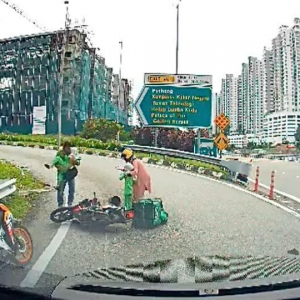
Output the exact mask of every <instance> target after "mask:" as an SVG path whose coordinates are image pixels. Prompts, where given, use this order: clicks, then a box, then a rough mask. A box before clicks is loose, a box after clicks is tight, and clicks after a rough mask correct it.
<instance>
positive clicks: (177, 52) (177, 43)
mask: <svg viewBox="0 0 300 300" xmlns="http://www.w3.org/2000/svg"><path fill="white" fill-rule="evenodd" d="M180 2H181V0H179V3H178V4H177V6H176V9H177V21H176V25H177V31H176V74H178V54H179V6H180Z"/></svg>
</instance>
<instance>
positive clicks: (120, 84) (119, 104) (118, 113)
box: [117, 41, 123, 142]
mask: <svg viewBox="0 0 300 300" xmlns="http://www.w3.org/2000/svg"><path fill="white" fill-rule="evenodd" d="M119 44H120V46H121V49H120V68H119V96H118V109H117V123H118V124H119V123H120V107H121V94H122V52H123V41H120V42H119ZM117 141H118V142H119V141H120V133H119V132H118V134H117Z"/></svg>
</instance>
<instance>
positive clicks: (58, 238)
mask: <svg viewBox="0 0 300 300" xmlns="http://www.w3.org/2000/svg"><path fill="white" fill-rule="evenodd" d="M70 225H71V222H67V223H63V224H62V225H61V226H60V227H59V229H58V230H57V232H56V234H55V236H54V237H53V239H52V241H51V242H50V244H49V245H48V247H47V248H46V249H45V250H44V252H43V253H42V255H41V256H40V257H39V259H38V260H37V261H36V263H35V264H34V265H33V266H32V268H31V269H30V271H29V272H28V274H27V275H26V277H25V278H24V280H23V281H22V282H21V284H20V286H21V287H29V288H33V287H34V286H35V285H36V284H37V282H38V281H39V279H40V277H41V276H42V274H43V272H44V271H45V269H46V267H47V266H48V264H49V263H50V261H51V259H52V257H53V256H54V255H55V253H56V251H57V249H58V248H59V246H60V245H61V243H62V242H63V240H64V238H65V236H66V235H67V233H68V231H69V229H70Z"/></svg>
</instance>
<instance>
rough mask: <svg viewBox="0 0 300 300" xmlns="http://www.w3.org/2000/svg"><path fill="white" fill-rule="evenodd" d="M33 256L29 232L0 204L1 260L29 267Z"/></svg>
mask: <svg viewBox="0 0 300 300" xmlns="http://www.w3.org/2000/svg"><path fill="white" fill-rule="evenodd" d="M32 255H33V243H32V238H31V235H30V233H29V232H28V230H27V229H26V228H25V227H24V226H22V225H20V224H19V222H18V221H17V220H15V219H14V217H13V214H12V213H11V211H10V210H9V208H8V207H7V206H5V205H4V204H2V203H1V204H0V259H1V260H2V261H4V262H6V263H13V264H17V265H21V266H25V265H27V264H28V263H29V262H30V261H31V258H32Z"/></svg>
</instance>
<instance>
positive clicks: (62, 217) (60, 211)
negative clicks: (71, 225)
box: [50, 207, 73, 223]
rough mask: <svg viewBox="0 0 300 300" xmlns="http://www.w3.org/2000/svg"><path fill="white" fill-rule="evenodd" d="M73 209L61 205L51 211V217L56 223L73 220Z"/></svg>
mask: <svg viewBox="0 0 300 300" xmlns="http://www.w3.org/2000/svg"><path fill="white" fill-rule="evenodd" d="M72 210H73V207H59V208H57V209H56V210H54V211H53V212H52V213H51V215H50V219H51V221H52V222H54V223H62V222H65V221H68V220H71V219H73V213H72Z"/></svg>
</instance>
